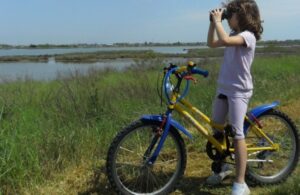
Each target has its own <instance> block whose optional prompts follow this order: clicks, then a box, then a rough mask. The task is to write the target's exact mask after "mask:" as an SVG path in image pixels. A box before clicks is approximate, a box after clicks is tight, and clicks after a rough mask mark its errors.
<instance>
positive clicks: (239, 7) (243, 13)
mask: <svg viewBox="0 0 300 195" xmlns="http://www.w3.org/2000/svg"><path fill="white" fill-rule="evenodd" d="M225 7H226V8H227V11H228V12H231V13H237V16H238V23H239V29H240V31H245V30H248V31H250V32H252V33H253V34H254V36H255V38H256V40H260V39H261V34H262V32H263V27H262V25H261V23H262V21H261V19H260V13H259V9H258V6H257V4H256V2H255V0H233V1H229V3H227V5H225Z"/></svg>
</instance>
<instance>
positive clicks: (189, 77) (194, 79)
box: [183, 75, 198, 84]
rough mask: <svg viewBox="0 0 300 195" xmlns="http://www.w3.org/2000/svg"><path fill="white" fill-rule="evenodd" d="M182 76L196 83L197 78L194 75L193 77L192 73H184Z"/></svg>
mask: <svg viewBox="0 0 300 195" xmlns="http://www.w3.org/2000/svg"><path fill="white" fill-rule="evenodd" d="M183 78H184V79H185V80H191V81H193V83H194V84H197V83H198V80H197V79H196V78H195V77H193V76H192V75H186V76H184V77H183Z"/></svg>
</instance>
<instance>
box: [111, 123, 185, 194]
mask: <svg viewBox="0 0 300 195" xmlns="http://www.w3.org/2000/svg"><path fill="white" fill-rule="evenodd" d="M159 125H160V123H159V122H155V121H152V122H143V121H141V120H138V121H136V122H134V123H132V124H131V125H129V126H128V127H126V128H125V129H123V130H122V131H121V132H120V133H119V134H118V135H117V136H116V137H115V139H114V140H113V142H112V144H111V145H110V148H109V151H108V155H107V161H106V169H107V175H108V179H109V182H110V184H111V186H112V187H113V188H114V190H115V191H116V192H117V193H119V194H126V195H127V194H148V193H149V194H168V193H170V192H171V191H173V190H174V187H175V185H176V183H177V182H178V180H179V179H180V178H181V177H182V175H183V174H184V170H185V166H186V149H185V145H184V141H183V139H182V138H181V136H180V134H179V133H178V131H177V130H176V129H174V128H172V127H171V128H170V131H169V135H168V136H167V138H166V140H165V142H164V145H163V147H162V149H161V151H160V154H159V156H158V157H157V159H156V161H155V163H154V164H153V165H149V164H148V163H146V162H147V160H148V159H149V157H151V155H152V154H153V152H154V150H155V148H156V146H157V144H158V143H159V141H160V136H157V129H158V128H159ZM149 146H150V147H149Z"/></svg>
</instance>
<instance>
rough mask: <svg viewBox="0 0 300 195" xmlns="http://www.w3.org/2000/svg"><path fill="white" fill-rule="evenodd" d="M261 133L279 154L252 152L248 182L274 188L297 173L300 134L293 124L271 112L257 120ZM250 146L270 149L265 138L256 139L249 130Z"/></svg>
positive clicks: (288, 119) (248, 164) (249, 158)
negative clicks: (275, 145) (260, 126)
mask: <svg viewBox="0 0 300 195" xmlns="http://www.w3.org/2000/svg"><path fill="white" fill-rule="evenodd" d="M257 119H258V121H259V122H260V123H261V125H262V130H263V132H264V133H266V134H267V136H268V137H269V138H270V139H271V140H272V141H273V142H274V143H275V144H279V150H277V151H261V152H249V154H248V163H247V174H246V176H247V178H248V179H249V180H251V181H253V182H254V183H256V184H275V183H279V182H281V181H283V180H285V179H286V178H287V177H288V176H289V175H290V174H291V173H292V171H293V170H294V169H295V167H296V166H297V163H298V158H299V139H298V132H297V129H296V126H295V124H294V123H293V121H292V120H291V119H290V118H289V117H288V116H287V115H285V114H284V113H282V112H280V111H278V110H270V111H269V112H266V113H264V114H262V115H260V116H259V117H258V118H257ZM246 142H247V145H250V146H252V147H253V146H256V147H264V146H269V144H268V142H267V141H266V140H265V139H264V138H259V137H257V136H256V135H255V134H254V133H253V132H252V130H251V129H250V130H249V132H248V135H247V138H246Z"/></svg>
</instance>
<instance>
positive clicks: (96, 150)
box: [0, 56, 300, 194]
mask: <svg viewBox="0 0 300 195" xmlns="http://www.w3.org/2000/svg"><path fill="white" fill-rule="evenodd" d="M299 61H300V57H299V56H286V57H284V56H281V57H258V58H256V60H255V62H254V64H253V69H252V70H253V71H252V72H253V76H254V81H255V91H254V96H253V98H252V101H251V104H250V106H254V105H257V104H260V103H267V102H271V101H273V100H280V101H281V102H283V103H285V102H290V101H291V100H293V99H297V98H299V97H300V87H299V83H300V77H299V75H300V65H299ZM198 63H199V64H201V65H200V66H201V67H202V68H203V69H207V70H209V71H210V76H209V77H208V78H207V79H204V78H199V83H198V84H197V85H192V90H191V96H190V98H189V99H190V100H191V102H193V103H194V104H195V105H197V106H198V107H199V108H200V109H202V110H203V111H204V112H206V113H207V114H208V115H210V113H211V104H212V100H213V98H214V95H215V87H216V79H217V74H218V69H219V65H218V64H219V61H206V62H205V63H206V64H205V65H204V64H203V62H198ZM144 66H145V63H144V62H143V61H140V62H139V66H138V67H135V68H132V69H128V70H126V71H124V72H114V71H112V70H109V69H107V70H104V71H100V72H97V71H90V73H89V75H87V76H80V75H76V74H75V75H71V76H70V77H68V78H65V79H62V80H57V81H52V82H37V81H32V80H27V81H25V82H20V81H16V82H11V83H3V84H1V85H0V97H1V98H0V113H1V115H0V184H1V190H0V194H1V192H2V193H4V194H8V193H12V194H14V193H20V191H19V190H20V188H21V187H30V186H34V185H36V184H40V183H43V182H44V181H46V180H51V178H52V177H53V175H54V174H55V173H57V172H59V171H61V170H64V169H65V168H66V167H68V166H69V165H71V164H76V163H79V162H82V161H84V160H87V159H88V160H96V159H99V158H100V159H105V158H106V152H107V148H108V146H109V144H110V142H111V141H112V138H113V137H114V136H115V135H116V133H117V132H118V131H119V130H120V129H121V128H122V127H124V126H126V125H127V124H129V123H130V122H131V121H133V120H135V119H138V118H139V117H140V116H141V115H142V114H156V113H162V112H164V110H165V108H164V107H160V101H159V98H158V96H157V95H156V79H157V74H158V72H159V71H160V70H162V67H163V64H162V63H161V60H160V59H158V60H153V61H151V63H150V64H149V63H148V65H147V66H145V67H144ZM197 139H198V138H197Z"/></svg>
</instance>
